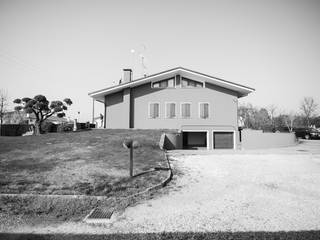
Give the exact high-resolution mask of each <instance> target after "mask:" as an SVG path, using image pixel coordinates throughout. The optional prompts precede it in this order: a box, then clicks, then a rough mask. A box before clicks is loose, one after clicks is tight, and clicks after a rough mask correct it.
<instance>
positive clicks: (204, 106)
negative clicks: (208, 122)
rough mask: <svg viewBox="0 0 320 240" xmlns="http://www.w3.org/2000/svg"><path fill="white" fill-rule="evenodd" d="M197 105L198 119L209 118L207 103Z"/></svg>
mask: <svg viewBox="0 0 320 240" xmlns="http://www.w3.org/2000/svg"><path fill="white" fill-rule="evenodd" d="M199 105H200V107H199V112H200V118H203V119H206V118H209V103H200V104H199Z"/></svg>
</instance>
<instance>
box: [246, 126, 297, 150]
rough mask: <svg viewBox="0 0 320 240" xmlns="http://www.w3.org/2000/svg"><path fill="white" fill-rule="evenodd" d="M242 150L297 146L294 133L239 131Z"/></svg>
mask: <svg viewBox="0 0 320 240" xmlns="http://www.w3.org/2000/svg"><path fill="white" fill-rule="evenodd" d="M241 135H242V137H241V138H242V141H241V148H242V149H259V148H261V149H262V148H276V147H287V146H292V145H295V144H297V139H296V136H295V134H294V133H264V132H262V131H261V130H247V129H244V130H242V131H241Z"/></svg>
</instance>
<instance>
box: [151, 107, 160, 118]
mask: <svg viewBox="0 0 320 240" xmlns="http://www.w3.org/2000/svg"><path fill="white" fill-rule="evenodd" d="M149 111H150V113H149V114H150V116H149V117H150V118H158V117H159V103H150V109H149Z"/></svg>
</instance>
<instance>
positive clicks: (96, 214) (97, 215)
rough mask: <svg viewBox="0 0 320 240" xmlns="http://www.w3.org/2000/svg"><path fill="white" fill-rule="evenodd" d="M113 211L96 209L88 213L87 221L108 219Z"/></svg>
mask: <svg viewBox="0 0 320 240" xmlns="http://www.w3.org/2000/svg"><path fill="white" fill-rule="evenodd" d="M113 212H114V210H113V209H112V210H110V209H101V208H96V209H95V210H93V211H92V213H90V215H89V216H88V217H87V219H110V218H111V216H112V214H113Z"/></svg>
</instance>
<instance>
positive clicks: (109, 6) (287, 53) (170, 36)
mask: <svg viewBox="0 0 320 240" xmlns="http://www.w3.org/2000/svg"><path fill="white" fill-rule="evenodd" d="M131 49H135V50H136V52H139V51H140V52H142V54H143V55H144V56H145V57H146V66H147V72H148V74H153V73H157V72H160V71H163V70H167V69H169V68H174V67H177V66H182V67H186V68H189V69H192V70H196V71H199V72H202V73H205V74H209V75H212V76H216V77H220V78H224V79H226V80H229V81H233V82H236V83H240V84H243V85H247V86H249V87H253V88H255V89H256V92H255V93H253V94H251V95H250V96H249V97H245V98H243V99H242V100H241V102H251V103H252V104H253V105H257V106H268V105H271V104H275V105H277V106H279V108H280V109H282V110H284V109H287V111H290V110H298V108H299V103H300V101H301V100H302V98H303V97H304V96H311V97H314V98H315V99H316V101H317V102H318V103H319V104H320V1H317V0H314V1H312V0H300V1H294V0H288V1H285V0H282V1H281V0H275V1H271V0H265V1H258V0H252V1H249V0H247V1H246V0H242V1H239V0H235V1H225V0H224V1H222V0H221V1H215V0H210V1H201V0H196V1H174V0H170V1H165V0H161V1H159V0H158V1H152V0H147V1H121V0H117V1H108V0H104V1H94V0H90V1H89V0H87V1H83V0H74V1H71V0H65V1H59V0H56V1H55V0H51V1H46V0H28V1H26V0H20V1H17V0H0V83H1V85H0V88H2V89H6V90H7V91H8V94H9V96H10V98H11V100H13V99H15V98H19V97H25V96H28V97H33V96H35V95H37V94H43V95H45V96H47V97H48V98H49V100H56V99H63V98H65V97H70V98H71V99H72V100H73V102H74V105H73V106H72V107H71V109H70V110H69V114H70V115H71V116H72V118H73V117H74V116H76V115H77V114H76V112H78V111H80V120H81V121H87V120H91V111H92V100H91V99H90V97H89V96H88V92H91V91H94V90H98V89H101V88H105V87H108V86H110V85H111V84H112V83H113V81H115V82H117V81H118V80H119V79H120V77H121V71H122V69H123V68H128V67H129V68H130V67H132V65H133V63H134V65H133V66H134V75H135V77H140V76H141V74H142V68H141V64H139V56H138V54H132V53H131V51H130V50H131ZM96 106H97V107H98V106H99V108H98V109H97V111H96V114H97V115H98V114H99V113H100V112H102V108H101V106H102V104H99V103H97V104H96Z"/></svg>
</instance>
